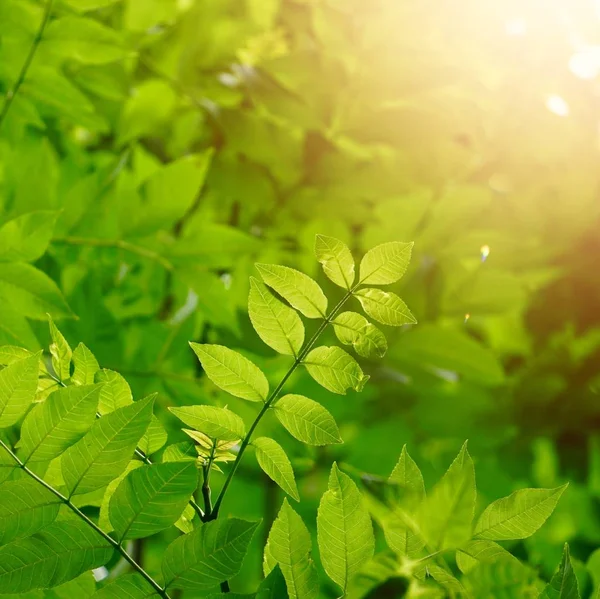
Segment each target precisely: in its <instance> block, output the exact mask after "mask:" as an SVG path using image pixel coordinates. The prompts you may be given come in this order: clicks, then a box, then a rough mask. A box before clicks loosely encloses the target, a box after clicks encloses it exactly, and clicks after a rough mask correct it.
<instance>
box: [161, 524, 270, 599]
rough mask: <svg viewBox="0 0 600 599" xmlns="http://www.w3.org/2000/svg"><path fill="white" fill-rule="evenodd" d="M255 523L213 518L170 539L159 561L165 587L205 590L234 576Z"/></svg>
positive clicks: (240, 563)
mask: <svg viewBox="0 0 600 599" xmlns="http://www.w3.org/2000/svg"><path fill="white" fill-rule="evenodd" d="M257 526H258V523H257V522H247V521H246V520H240V519H238V518H228V519H227V520H214V521H212V522H207V523H205V524H202V525H201V526H199V527H198V528H196V530H194V531H193V532H191V533H188V534H186V535H183V536H181V537H179V538H178V539H176V540H175V541H173V542H172V543H171V544H170V545H169V546H168V547H167V549H166V551H165V555H164V558H163V562H162V572H163V576H164V579H165V582H166V585H167V587H168V588H171V589H183V590H205V589H211V588H212V587H214V586H216V585H218V584H219V583H221V582H223V581H225V580H228V579H229V578H231V577H232V576H235V575H236V574H237V573H238V572H239V570H240V568H241V567H242V561H243V559H244V556H245V554H246V551H247V549H248V545H249V544H250V541H251V540H252V536H253V535H254V531H255V530H256V527H257Z"/></svg>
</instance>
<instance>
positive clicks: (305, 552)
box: [263, 499, 319, 599]
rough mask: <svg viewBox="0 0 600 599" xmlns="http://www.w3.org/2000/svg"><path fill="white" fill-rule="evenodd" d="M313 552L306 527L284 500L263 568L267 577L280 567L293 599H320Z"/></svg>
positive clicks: (266, 551)
mask: <svg viewBox="0 0 600 599" xmlns="http://www.w3.org/2000/svg"><path fill="white" fill-rule="evenodd" d="M311 550H312V540H311V538H310V533H309V532H308V529H307V528H306V525H305V524H304V522H303V521H302V518H301V517H300V516H299V515H298V514H297V513H296V512H295V511H294V510H293V509H292V507H291V506H290V504H289V503H288V501H287V499H284V500H283V505H282V506H281V509H280V510H279V514H278V515H277V518H276V519H275V522H273V526H272V527H271V530H270V532H269V538H268V539H267V544H266V546H265V555H264V563H263V567H264V571H265V575H267V574H269V573H270V572H272V571H273V569H274V568H275V567H276V566H279V568H280V569H281V573H282V574H283V577H284V578H285V582H286V586H287V591H288V595H289V597H290V599H316V598H317V597H318V595H319V577H318V575H317V570H316V568H315V564H314V562H313V560H312V558H311V555H310V554H311Z"/></svg>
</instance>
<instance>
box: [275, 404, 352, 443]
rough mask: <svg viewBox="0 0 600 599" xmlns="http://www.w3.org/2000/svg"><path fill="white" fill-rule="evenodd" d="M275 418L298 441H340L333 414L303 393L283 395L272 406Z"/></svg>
mask: <svg viewBox="0 0 600 599" xmlns="http://www.w3.org/2000/svg"><path fill="white" fill-rule="evenodd" d="M273 409H274V411H275V415H276V416H277V419H278V420H279V422H281V424H283V426H284V427H285V428H286V429H287V431H288V432H289V433H290V434H291V435H292V436H294V437H296V439H298V441H302V442H303V443H307V444H308V445H329V444H332V443H341V442H342V439H341V438H340V431H339V430H338V427H337V424H336V422H335V420H334V418H333V416H332V415H331V414H330V413H329V412H328V411H327V410H326V409H325V408H324V407H323V406H322V405H321V404H319V403H317V402H316V401H313V400H312V399H308V397H304V396H303V395H294V394H290V395H284V396H283V397H282V398H281V399H279V400H278V401H277V403H276V404H275V405H274V406H273Z"/></svg>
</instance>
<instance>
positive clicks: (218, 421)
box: [169, 406, 246, 441]
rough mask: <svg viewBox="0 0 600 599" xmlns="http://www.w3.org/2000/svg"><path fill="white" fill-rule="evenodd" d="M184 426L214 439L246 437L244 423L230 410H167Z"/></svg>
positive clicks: (190, 407)
mask: <svg viewBox="0 0 600 599" xmlns="http://www.w3.org/2000/svg"><path fill="white" fill-rule="evenodd" d="M169 410H170V411H171V412H172V413H173V414H175V416H177V418H179V420H181V421H182V422H183V423H184V424H187V425H188V426H191V427H192V428H193V429H195V430H197V431H200V432H201V433H204V434H205V435H208V436H209V437H212V438H214V439H222V440H224V441H234V440H236V439H241V438H243V437H244V436H245V435H246V427H245V426H244V421H243V420H242V419H241V418H240V417H239V416H238V415H237V414H235V413H234V412H232V411H231V410H227V409H225V408H217V407H214V406H183V407H180V408H169Z"/></svg>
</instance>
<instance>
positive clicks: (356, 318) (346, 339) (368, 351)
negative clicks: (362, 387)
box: [333, 312, 387, 358]
mask: <svg viewBox="0 0 600 599" xmlns="http://www.w3.org/2000/svg"><path fill="white" fill-rule="evenodd" d="M333 330H334V331H335V334H336V336H337V338H338V339H339V340H340V342H341V343H343V344H344V345H352V346H353V347H354V351H356V353H357V354H358V355H359V356H362V357H363V358H373V357H376V358H383V356H384V355H385V352H386V351H387V340H386V338H385V335H384V334H383V333H382V332H381V331H380V330H379V329H378V328H377V327H376V326H375V325H373V324H371V323H370V322H369V321H368V320H367V319H366V318H365V317H364V316H362V314H357V313H356V312H342V313H341V314H339V315H338V316H336V317H335V319H334V320H333Z"/></svg>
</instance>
